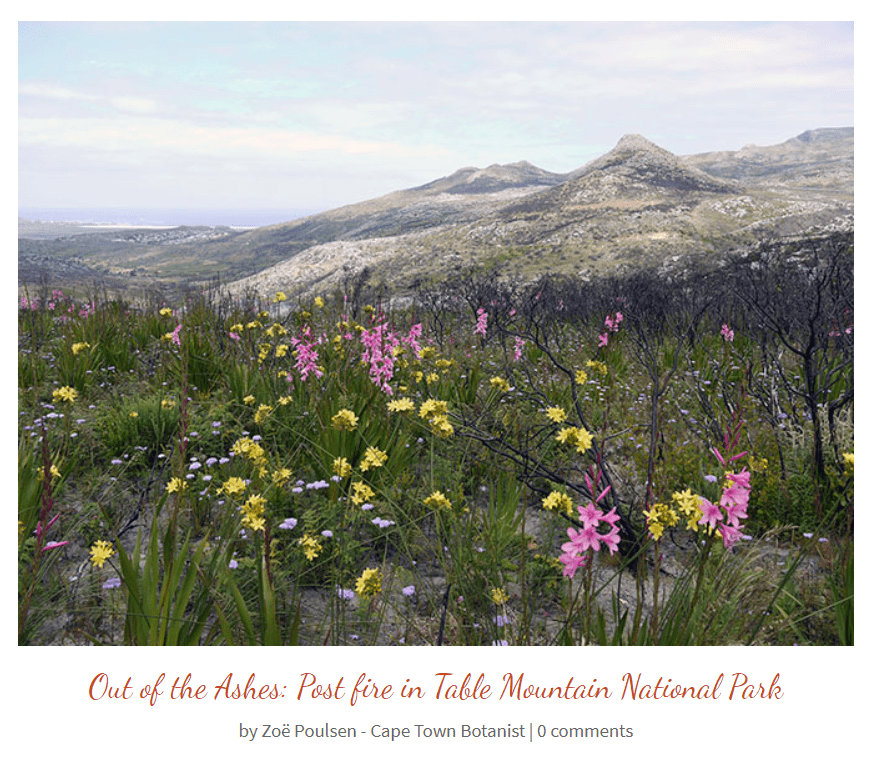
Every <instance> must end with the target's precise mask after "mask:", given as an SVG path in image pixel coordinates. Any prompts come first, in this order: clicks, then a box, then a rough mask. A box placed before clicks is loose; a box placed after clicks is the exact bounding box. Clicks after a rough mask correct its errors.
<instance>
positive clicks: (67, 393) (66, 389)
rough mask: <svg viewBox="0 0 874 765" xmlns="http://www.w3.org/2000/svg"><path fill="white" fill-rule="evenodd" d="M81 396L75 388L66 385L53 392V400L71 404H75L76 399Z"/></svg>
mask: <svg viewBox="0 0 874 765" xmlns="http://www.w3.org/2000/svg"><path fill="white" fill-rule="evenodd" d="M78 395H79V394H78V393H77V392H76V389H75V388H71V387H70V386H69V385H64V386H63V387H61V388H55V390H53V391H52V399H53V400H54V401H57V402H63V401H68V402H69V403H71V404H72V403H73V402H74V401H75V400H76V397H77V396H78Z"/></svg>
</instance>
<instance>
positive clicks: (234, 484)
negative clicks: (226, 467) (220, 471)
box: [218, 475, 246, 497]
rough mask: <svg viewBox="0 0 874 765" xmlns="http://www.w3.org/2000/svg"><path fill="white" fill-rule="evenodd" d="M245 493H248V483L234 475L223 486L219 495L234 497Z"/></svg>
mask: <svg viewBox="0 0 874 765" xmlns="http://www.w3.org/2000/svg"><path fill="white" fill-rule="evenodd" d="M244 491H246V482H245V481H244V480H243V479H242V478H240V477H239V476H235V475H233V476H231V477H230V478H228V480H227V481H225V482H224V483H223V484H222V485H221V488H220V489H219V490H218V493H219V494H224V495H226V496H228V497H233V496H236V495H237V494H242V493H243V492H244Z"/></svg>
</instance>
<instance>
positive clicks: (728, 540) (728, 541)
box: [719, 523, 742, 550]
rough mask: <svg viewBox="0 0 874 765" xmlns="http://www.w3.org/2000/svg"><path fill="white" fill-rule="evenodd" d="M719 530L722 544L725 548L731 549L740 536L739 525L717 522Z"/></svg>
mask: <svg viewBox="0 0 874 765" xmlns="http://www.w3.org/2000/svg"><path fill="white" fill-rule="evenodd" d="M719 531H720V533H721V534H722V544H723V546H724V547H725V548H726V549H727V550H731V549H732V548H733V547H734V545H735V542H737V540H738V539H740V538H741V536H742V534H741V530H740V527H737V526H726V525H725V524H724V523H720V524H719Z"/></svg>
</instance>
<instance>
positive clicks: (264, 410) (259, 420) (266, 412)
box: [255, 404, 273, 425]
mask: <svg viewBox="0 0 874 765" xmlns="http://www.w3.org/2000/svg"><path fill="white" fill-rule="evenodd" d="M272 411H273V407H272V406H268V405H267V404H261V405H259V407H258V409H257V411H256V412H255V424H256V425H262V424H263V423H264V421H265V420H266V419H267V418H268V417H269V416H270V413H271V412H272Z"/></svg>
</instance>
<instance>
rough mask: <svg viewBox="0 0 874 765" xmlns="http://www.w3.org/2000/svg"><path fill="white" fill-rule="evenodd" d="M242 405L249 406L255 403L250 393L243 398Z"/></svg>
mask: <svg viewBox="0 0 874 765" xmlns="http://www.w3.org/2000/svg"><path fill="white" fill-rule="evenodd" d="M243 403H244V404H246V406H251V405H252V404H254V403H255V397H254V396H253V395H252V394H251V393H250V394H249V395H248V396H243Z"/></svg>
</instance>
